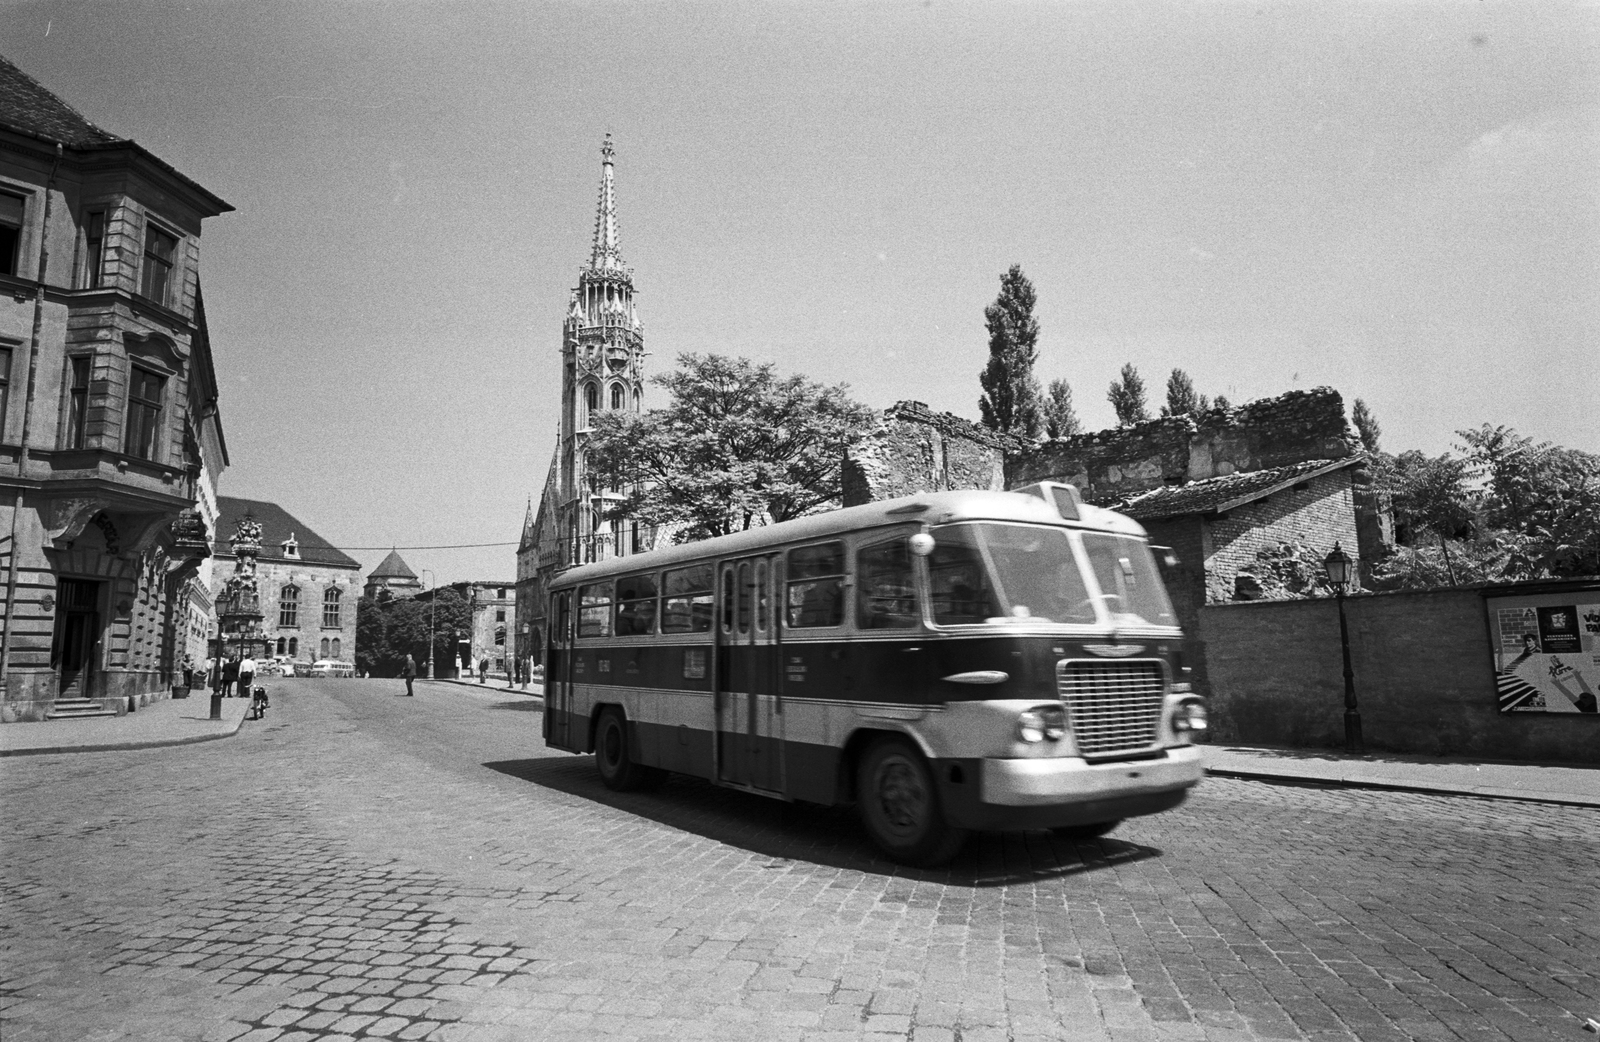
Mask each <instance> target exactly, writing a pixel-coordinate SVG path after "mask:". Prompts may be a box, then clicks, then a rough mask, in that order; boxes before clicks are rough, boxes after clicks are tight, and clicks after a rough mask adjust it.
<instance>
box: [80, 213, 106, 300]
mask: <svg viewBox="0 0 1600 1042" xmlns="http://www.w3.org/2000/svg"><path fill="white" fill-rule="evenodd" d="M105 247H106V215H105V213H104V212H103V211H96V212H95V213H90V214H84V216H83V285H84V287H85V288H87V289H94V288H95V287H96V286H98V285H100V280H101V279H102V278H103V277H104V272H103V271H102V269H103V268H104V266H105V253H106V249H105Z"/></svg>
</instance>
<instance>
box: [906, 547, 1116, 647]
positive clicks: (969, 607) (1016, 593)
mask: <svg viewBox="0 0 1600 1042" xmlns="http://www.w3.org/2000/svg"><path fill="white" fill-rule="evenodd" d="M932 534H933V539H934V545H933V553H932V554H930V555H929V556H928V576H929V580H930V585H931V591H932V601H933V621H934V622H935V623H938V624H940V625H944V626H957V625H962V624H971V623H984V622H1007V621H1009V620H1012V619H1030V620H1033V621H1035V622H1071V623H1084V624H1091V625H1092V624H1093V623H1095V622H1097V621H1098V619H1097V617H1096V614H1095V610H1094V600H1093V598H1091V597H1090V595H1089V589H1088V587H1087V585H1085V583H1084V581H1083V575H1082V574H1081V573H1080V572H1079V571H1078V560H1077V558H1076V557H1075V556H1074V555H1073V553H1072V543H1071V542H1070V541H1069V539H1068V537H1067V532H1066V529H1063V528H1045V527H1036V526H1033V525H1006V524H993V523H984V522H979V523H974V524H958V525H944V526H941V527H937V528H935V529H933V533H932Z"/></svg>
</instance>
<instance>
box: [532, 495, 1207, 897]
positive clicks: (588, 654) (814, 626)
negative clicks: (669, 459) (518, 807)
mask: <svg viewBox="0 0 1600 1042" xmlns="http://www.w3.org/2000/svg"><path fill="white" fill-rule="evenodd" d="M550 598H551V603H550V605H549V610H550V615H549V618H550V619H551V620H552V625H551V626H550V629H549V633H550V637H549V644H548V647H547V648H546V653H547V658H546V663H547V673H546V695H545V699H546V707H545V713H544V737H545V740H546V742H547V743H548V744H549V745H550V746H552V747H554V748H557V749H565V750H568V751H571V752H582V753H588V752H593V753H594V754H595V762H596V764H597V765H598V767H599V771H600V777H601V779H602V780H603V781H604V782H605V784H606V785H608V786H610V787H611V788H613V789H633V788H640V787H644V786H648V785H650V784H652V783H654V782H656V781H658V780H659V779H660V778H662V777H663V776H664V774H665V772H669V771H675V772H679V773H682V774H686V775H693V776H695V777H699V778H705V779H708V780H710V781H712V782H714V783H716V784H719V785H726V786H730V787H733V788H738V789H744V790H746V791H749V792H753V793H760V794H762V795H765V796H772V797H776V798H778V799H783V800H806V801H810V802H813V803H819V804H824V805H828V804H837V803H844V802H851V801H853V802H854V803H855V804H856V805H857V807H858V809H859V813H860V817H861V820H862V822H863V823H864V825H865V827H866V830H867V832H868V834H869V835H870V836H871V837H872V839H873V841H874V842H876V843H877V845H878V846H879V847H881V848H882V849H883V851H884V852H885V853H886V854H888V855H889V856H890V857H892V858H895V859H896V860H899V861H903V862H906V863H909V864H917V865H932V864H939V863H941V862H944V861H946V860H948V859H949V858H950V857H952V856H953V855H954V854H955V852H956V851H957V849H958V848H959V847H960V845H961V843H962V842H963V840H964V839H965V838H966V836H967V835H968V833H970V832H971V831H973V830H1008V829H1036V828H1047V829H1057V830H1071V831H1072V832H1073V833H1075V834H1077V835H1082V836H1096V835H1103V834H1104V833H1106V832H1108V831H1110V830H1111V829H1113V828H1115V827H1116V825H1117V824H1118V823H1119V822H1120V821H1122V820H1123V819H1125V818H1129V817H1132V816H1135V815H1140V814H1153V813H1156V812H1158V811H1163V810H1167V809H1169V808H1172V807H1175V806H1177V805H1178V804H1179V803H1181V802H1182V801H1183V799H1184V797H1185V796H1186V795H1187V793H1188V790H1189V788H1190V787H1191V786H1193V785H1194V784H1195V783H1196V782H1198V781H1199V780H1200V778H1201V774H1202V771H1201V763H1200V750H1199V749H1198V748H1197V747H1196V746H1195V745H1194V744H1193V742H1194V740H1195V738H1196V734H1197V732H1199V731H1202V730H1203V729H1204V728H1205V709H1204V707H1203V705H1202V702H1201V700H1200V699H1199V698H1198V697H1197V696H1196V695H1194V694H1193V693H1192V692H1191V690H1190V686H1189V684H1188V683H1187V682H1186V681H1185V678H1184V670H1183V669H1182V665H1181V660H1182V652H1181V645H1182V633H1181V631H1180V630H1179V628H1178V624H1177V619H1176V618H1175V616H1174V615H1173V611H1172V605H1171V602H1170V601H1169V600H1168V599H1167V594H1166V590H1165V589H1164V588H1163V586H1162V582H1161V577H1160V572H1159V571H1158V569H1157V566H1156V561H1155V559H1154V557H1153V555H1152V551H1151V548H1150V546H1149V545H1148V541H1147V539H1146V537H1145V532H1144V530H1143V529H1142V528H1141V527H1140V526H1139V525H1138V523H1137V522H1135V521H1133V520H1132V519H1131V518H1128V517H1125V516H1123V515H1121V514H1117V513H1114V512H1112V511H1109V510H1104V509H1100V508H1098V507H1094V506H1091V505H1087V504H1083V503H1080V502H1079V500H1078V497H1077V494H1076V491H1075V490H1074V489H1072V488H1071V487H1070V486H1066V485H1053V484H1043V485H1036V486H1033V487H1032V488H1030V489H1026V490H1023V491H1022V492H941V493H931V494H925V495H918V496H911V497H907V498H902V499H894V500H888V501H885V502H880V503H872V504H868V505H866V506H858V507H848V508H845V509H842V510H835V511H832V512H830V513H825V514H818V515H815V516H811V517H805V518H800V519H798V520H795V521H787V522H783V523H781V524H775V525H770V526H767V527H763V528H757V529H752V530H750V531H746V532H740V533H737V534H734V535H729V536H722V537H720V538H716V539H708V540H705V541H703V542H697V543H690V544H686V545H682V546H673V547H668V548H665V549H661V550H656V551H652V552H649V553H643V554H638V555H635V556H632V557H622V558H617V559H615V560H610V561H605V562H603V563H599V564H593V565H586V566H583V567H579V568H574V569H572V570H570V571H568V572H566V573H564V574H563V575H562V576H561V577H560V578H559V579H558V580H557V581H556V582H555V583H553V584H552V587H551V592H550Z"/></svg>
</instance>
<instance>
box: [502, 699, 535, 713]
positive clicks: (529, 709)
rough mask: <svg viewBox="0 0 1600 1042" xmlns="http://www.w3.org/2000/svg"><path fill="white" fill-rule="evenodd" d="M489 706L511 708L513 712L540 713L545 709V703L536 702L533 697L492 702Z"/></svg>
mask: <svg viewBox="0 0 1600 1042" xmlns="http://www.w3.org/2000/svg"><path fill="white" fill-rule="evenodd" d="M489 708H490V709H509V710H510V711H511V712H513V713H538V712H541V711H543V709H544V703H543V702H535V701H533V700H531V699H527V698H524V699H522V700H520V701H517V702H495V703H493V704H491V705H490V706H489Z"/></svg>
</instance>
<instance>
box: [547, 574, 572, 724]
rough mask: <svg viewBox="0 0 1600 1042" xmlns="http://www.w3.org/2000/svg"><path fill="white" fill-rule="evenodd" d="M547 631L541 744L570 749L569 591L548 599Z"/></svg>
mask: <svg viewBox="0 0 1600 1042" xmlns="http://www.w3.org/2000/svg"><path fill="white" fill-rule="evenodd" d="M549 630H550V637H549V640H550V649H549V654H548V655H547V656H546V657H545V663H546V664H545V678H544V737H545V743H546V744H547V745H553V746H556V747H557V748H562V749H572V748H575V746H573V744H572V655H573V647H572V591H570V590H568V591H563V592H561V593H557V594H554V595H552V596H551V598H550V615H549Z"/></svg>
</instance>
